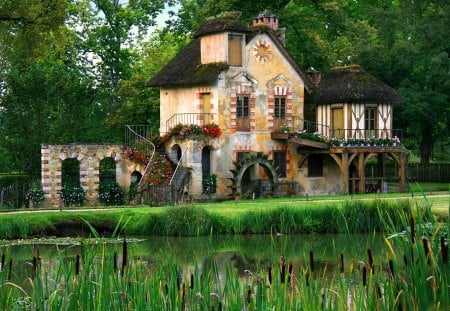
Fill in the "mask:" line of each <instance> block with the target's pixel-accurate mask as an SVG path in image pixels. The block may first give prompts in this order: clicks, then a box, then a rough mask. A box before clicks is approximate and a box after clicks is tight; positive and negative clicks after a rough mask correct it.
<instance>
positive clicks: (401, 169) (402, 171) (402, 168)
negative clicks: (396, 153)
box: [398, 152, 407, 192]
mask: <svg viewBox="0 0 450 311" xmlns="http://www.w3.org/2000/svg"><path fill="white" fill-rule="evenodd" d="M399 160H400V163H399V166H398V179H399V180H398V188H399V191H400V192H404V191H405V183H406V162H407V159H406V152H402V153H401V154H400V159H399Z"/></svg>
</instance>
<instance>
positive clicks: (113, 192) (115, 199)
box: [98, 182, 123, 205]
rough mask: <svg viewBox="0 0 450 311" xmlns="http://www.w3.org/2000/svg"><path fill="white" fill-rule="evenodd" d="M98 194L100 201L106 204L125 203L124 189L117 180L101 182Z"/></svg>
mask: <svg viewBox="0 0 450 311" xmlns="http://www.w3.org/2000/svg"><path fill="white" fill-rule="evenodd" d="M98 196H99V198H100V202H102V203H103V204H106V205H119V204H123V190H122V188H121V187H120V186H119V184H118V183H117V182H107V183H102V184H100V187H99V190H98Z"/></svg>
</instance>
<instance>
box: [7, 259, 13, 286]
mask: <svg viewBox="0 0 450 311" xmlns="http://www.w3.org/2000/svg"><path fill="white" fill-rule="evenodd" d="M8 268H9V270H8V281H11V279H12V259H10V260H9V267H8Z"/></svg>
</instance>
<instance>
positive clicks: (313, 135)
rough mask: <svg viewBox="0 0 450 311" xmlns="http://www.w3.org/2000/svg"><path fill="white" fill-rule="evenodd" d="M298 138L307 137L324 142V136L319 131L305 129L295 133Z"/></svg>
mask: <svg viewBox="0 0 450 311" xmlns="http://www.w3.org/2000/svg"><path fill="white" fill-rule="evenodd" d="M295 136H296V137H298V138H303V139H308V140H312V141H317V142H325V141H326V137H325V136H322V135H321V134H320V133H307V132H305V131H303V132H300V133H297V134H295Z"/></svg>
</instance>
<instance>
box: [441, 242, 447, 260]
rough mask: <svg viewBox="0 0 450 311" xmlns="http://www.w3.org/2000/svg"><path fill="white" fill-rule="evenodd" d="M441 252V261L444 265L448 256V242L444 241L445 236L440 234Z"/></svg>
mask: <svg viewBox="0 0 450 311" xmlns="http://www.w3.org/2000/svg"><path fill="white" fill-rule="evenodd" d="M441 253H442V262H443V263H444V265H446V264H447V258H448V244H447V243H445V238H444V236H442V235H441Z"/></svg>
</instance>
